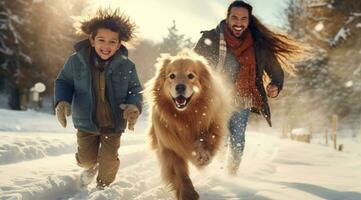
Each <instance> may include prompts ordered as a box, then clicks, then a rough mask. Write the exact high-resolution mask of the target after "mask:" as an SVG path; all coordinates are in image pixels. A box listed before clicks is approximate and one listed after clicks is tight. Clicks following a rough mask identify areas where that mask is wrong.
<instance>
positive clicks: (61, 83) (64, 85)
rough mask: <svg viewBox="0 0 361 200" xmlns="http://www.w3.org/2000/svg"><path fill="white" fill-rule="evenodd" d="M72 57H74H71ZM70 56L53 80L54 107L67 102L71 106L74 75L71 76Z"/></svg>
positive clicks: (71, 64) (71, 60)
mask: <svg viewBox="0 0 361 200" xmlns="http://www.w3.org/2000/svg"><path fill="white" fill-rule="evenodd" d="M73 56H74V55H73ZM73 56H71V57H70V58H69V59H68V60H67V62H66V63H65V64H64V66H63V68H62V69H61V71H60V72H59V74H58V77H57V78H56V80H55V86H54V87H55V88H54V100H55V101H54V102H55V104H54V105H55V106H56V105H57V104H58V103H59V102H60V101H67V102H68V103H70V104H71V102H72V99H73V93H74V75H73V59H74V57H73Z"/></svg>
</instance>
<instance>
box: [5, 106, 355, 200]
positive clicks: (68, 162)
mask: <svg viewBox="0 0 361 200" xmlns="http://www.w3.org/2000/svg"><path fill="white" fill-rule="evenodd" d="M1 112H5V111H2V110H0V137H1V138H2V140H0V199H1V200H5V199H11V200H16V199H19V200H20V199H25V200H26V199H30V200H33V199H34V200H35V199H36V200H42V199H51V200H53V199H58V200H67V199H69V200H86V199H90V200H105V199H129V200H131V199H136V200H155V199H165V200H171V199H174V196H173V194H172V192H170V191H168V189H167V188H165V187H164V185H163V183H162V182H161V180H160V171H159V167H158V162H157V159H156V157H155V155H154V153H153V152H152V151H150V150H149V148H148V140H147V137H146V135H145V134H144V130H145V129H146V126H147V122H146V120H144V119H141V120H140V122H139V124H138V125H137V127H136V132H135V133H124V135H123V136H122V145H121V147H120V149H119V155H120V156H119V157H120V160H121V165H120V169H119V172H118V174H117V178H116V180H115V182H114V183H113V184H112V185H111V186H110V187H108V188H106V189H105V190H103V191H98V190H96V189H95V183H92V184H91V185H90V186H89V187H88V188H87V189H79V188H77V177H78V175H79V174H80V172H81V169H80V168H79V167H78V166H77V165H76V163H75V159H74V152H75V149H76V144H75V141H76V137H75V134H74V132H75V131H74V130H70V131H66V133H62V132H61V129H60V130H57V129H56V128H55V126H56V125H57V124H55V123H54V118H51V117H50V118H49V116H48V115H45V116H37V117H36V118H35V119H34V120H38V121H42V122H43V123H47V124H51V123H54V124H53V125H54V127H52V130H51V131H49V128H51V127H50V126H48V127H46V129H40V128H37V126H36V127H31V124H28V125H26V124H22V125H17V124H14V123H16V122H9V123H7V122H6V127H5V129H2V128H1V127H2V126H3V125H2V122H3V121H1V120H2V119H1V116H2V113H1ZM27 115H28V113H25V117H28V116H27ZM14 117H16V118H21V117H24V116H23V115H21V114H17V115H15V114H14ZM52 117H53V116H52ZM3 119H4V118H3ZM19 121H21V120H18V122H19ZM11 123H13V124H11ZM37 124H40V122H37ZM23 126H25V127H23ZM11 127H13V129H11ZM19 127H20V128H21V129H26V130H27V131H20V132H19V131H18V129H19ZM53 130H54V132H53ZM15 131H17V132H15ZM63 131H64V130H63ZM261 131H262V132H267V134H261V133H259V132H258V131H249V132H248V133H247V137H246V140H247V142H246V149H245V155H244V158H243V161H242V164H241V167H240V173H239V175H238V176H235V177H229V176H227V175H226V173H225V170H224V167H223V161H224V159H225V157H226V156H225V154H224V152H221V153H220V154H219V156H218V157H216V158H215V159H214V161H213V162H212V163H211V165H210V166H208V167H207V168H206V169H204V170H201V171H199V170H196V169H195V168H194V167H191V178H192V180H193V182H194V185H195V187H196V190H197V191H198V192H199V193H200V196H201V199H202V200H223V199H224V200H237V199H251V200H268V199H281V200H283V199H284V200H289V199H295V200H297V199H311V200H318V199H334V200H339V199H346V200H357V199H361V183H360V180H361V171H360V168H361V159H360V158H361V147H360V146H361V145H360V141H353V140H350V139H347V138H344V139H341V141H342V142H343V144H344V146H345V151H344V152H336V151H334V150H333V149H332V148H331V147H330V146H325V145H320V144H319V143H317V141H316V140H315V141H316V142H314V143H313V144H305V143H299V142H293V141H290V140H286V139H279V137H278V135H277V134H272V133H268V132H269V131H267V130H261Z"/></svg>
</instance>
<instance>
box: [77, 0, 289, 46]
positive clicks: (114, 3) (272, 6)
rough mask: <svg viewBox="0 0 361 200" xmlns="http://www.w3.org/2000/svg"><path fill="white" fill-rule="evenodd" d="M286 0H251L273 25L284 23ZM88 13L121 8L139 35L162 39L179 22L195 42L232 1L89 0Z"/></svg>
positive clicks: (255, 13)
mask: <svg viewBox="0 0 361 200" xmlns="http://www.w3.org/2000/svg"><path fill="white" fill-rule="evenodd" d="M286 1H287V0H267V1H265V0H249V1H248V2H249V3H250V4H251V5H252V6H253V7H254V15H256V16H257V17H259V18H260V19H261V20H262V21H263V22H264V23H266V24H269V25H271V26H274V27H279V26H282V25H283V20H282V19H281V17H280V16H281V14H280V13H281V12H282V11H283V8H284V7H285V5H284V4H285V2H286ZM89 2H90V7H89V8H88V9H86V10H85V11H84V13H83V15H87V14H88V13H89V12H91V11H92V10H95V9H96V8H98V7H109V6H110V7H111V8H117V7H118V8H120V10H121V11H122V12H124V13H125V14H127V15H129V17H130V18H131V19H132V20H133V21H134V22H135V23H136V24H137V25H138V30H137V32H138V34H137V35H138V37H139V38H146V39H150V40H153V41H157V42H159V41H161V40H162V38H163V37H165V36H166V35H167V33H168V30H167V29H168V28H169V27H171V26H172V25H173V20H175V21H176V25H177V27H178V30H179V33H181V34H185V35H186V36H188V37H190V38H191V40H192V41H193V42H195V41H197V40H198V38H199V37H200V31H202V30H209V29H212V28H214V27H216V26H217V24H218V23H219V22H220V21H221V20H222V19H224V18H225V15H226V10H227V7H228V5H229V3H230V2H231V1H230V0H182V1H179V0H147V1H144V0H89Z"/></svg>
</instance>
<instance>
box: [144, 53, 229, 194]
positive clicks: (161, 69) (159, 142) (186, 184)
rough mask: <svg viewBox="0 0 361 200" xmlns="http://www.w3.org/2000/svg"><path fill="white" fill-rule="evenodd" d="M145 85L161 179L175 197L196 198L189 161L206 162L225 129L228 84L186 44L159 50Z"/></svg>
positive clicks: (199, 165)
mask: <svg viewBox="0 0 361 200" xmlns="http://www.w3.org/2000/svg"><path fill="white" fill-rule="evenodd" d="M156 68H157V72H156V75H155V77H154V78H153V79H151V80H150V81H149V82H148V83H147V84H146V88H145V96H146V99H147V103H148V104H149V108H150V123H149V124H150V126H149V130H148V131H149V136H150V139H151V145H152V148H154V149H155V150H156V152H157V156H158V159H159V162H160V166H161V174H162V177H163V180H164V181H165V182H166V183H167V185H168V186H170V188H171V189H172V190H174V191H175V195H176V197H177V199H178V200H193V199H199V195H198V193H197V192H196V191H195V189H194V186H193V184H192V181H191V179H190V177H189V169H188V161H190V162H191V163H193V164H194V165H195V166H196V167H198V168H201V167H203V166H205V165H207V164H209V163H210V161H211V160H212V158H213V157H214V155H215V154H216V152H217V150H219V149H220V147H221V143H222V142H223V140H224V136H225V134H226V133H228V131H227V124H228V120H229V117H230V113H231V111H232V96H231V95H232V90H230V88H231V87H228V86H227V84H226V82H225V81H222V80H223V79H222V78H221V77H220V76H219V75H217V74H216V73H215V72H214V71H212V69H211V68H210V67H209V66H208V65H207V62H206V60H205V59H204V58H203V57H201V56H199V55H196V54H195V53H193V52H191V51H190V50H188V51H186V52H183V53H180V54H178V55H177V56H169V55H162V56H161V58H159V59H158V63H157V64H156Z"/></svg>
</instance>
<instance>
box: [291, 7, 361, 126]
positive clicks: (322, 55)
mask: <svg viewBox="0 0 361 200" xmlns="http://www.w3.org/2000/svg"><path fill="white" fill-rule="evenodd" d="M286 13H287V17H288V27H289V33H290V34H292V35H293V36H294V37H296V38H297V39H298V40H300V41H302V42H305V43H308V44H310V45H311V46H312V47H313V49H314V57H313V58H312V59H310V60H308V61H307V62H304V63H300V65H298V70H299V72H298V77H296V78H295V79H294V80H292V81H291V82H294V83H295V84H294V85H293V86H294V87H288V88H286V90H287V89H288V90H290V91H289V94H292V95H295V96H294V97H293V98H292V97H291V96H290V97H287V98H285V99H286V100H288V101H289V102H288V103H285V104H286V105H290V106H292V105H294V104H292V102H295V101H296V99H299V98H300V95H302V94H303V95H304V97H307V98H308V99H307V101H305V102H303V106H302V108H303V109H302V110H306V112H305V115H299V113H297V114H296V115H297V118H298V119H297V120H296V121H302V120H303V121H308V120H309V119H310V118H309V117H308V118H307V113H310V114H312V113H313V112H316V111H318V112H319V113H323V115H324V116H326V118H327V119H328V118H329V116H330V115H332V114H337V115H339V117H340V119H341V121H342V122H343V124H346V125H352V124H354V123H359V120H360V116H361V104H360V103H359V102H360V101H361V95H360V94H361V93H360V91H361V89H360V85H361V82H360V81H361V73H360V71H361V57H360V49H361V38H360V37H359V36H358V35H360V34H361V29H360V27H361V25H360V24H361V2H360V1H352V0H343V1H334V0H291V1H290V3H289V6H288V8H287V10H286ZM296 106H297V105H296ZM308 116H312V115H308Z"/></svg>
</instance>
